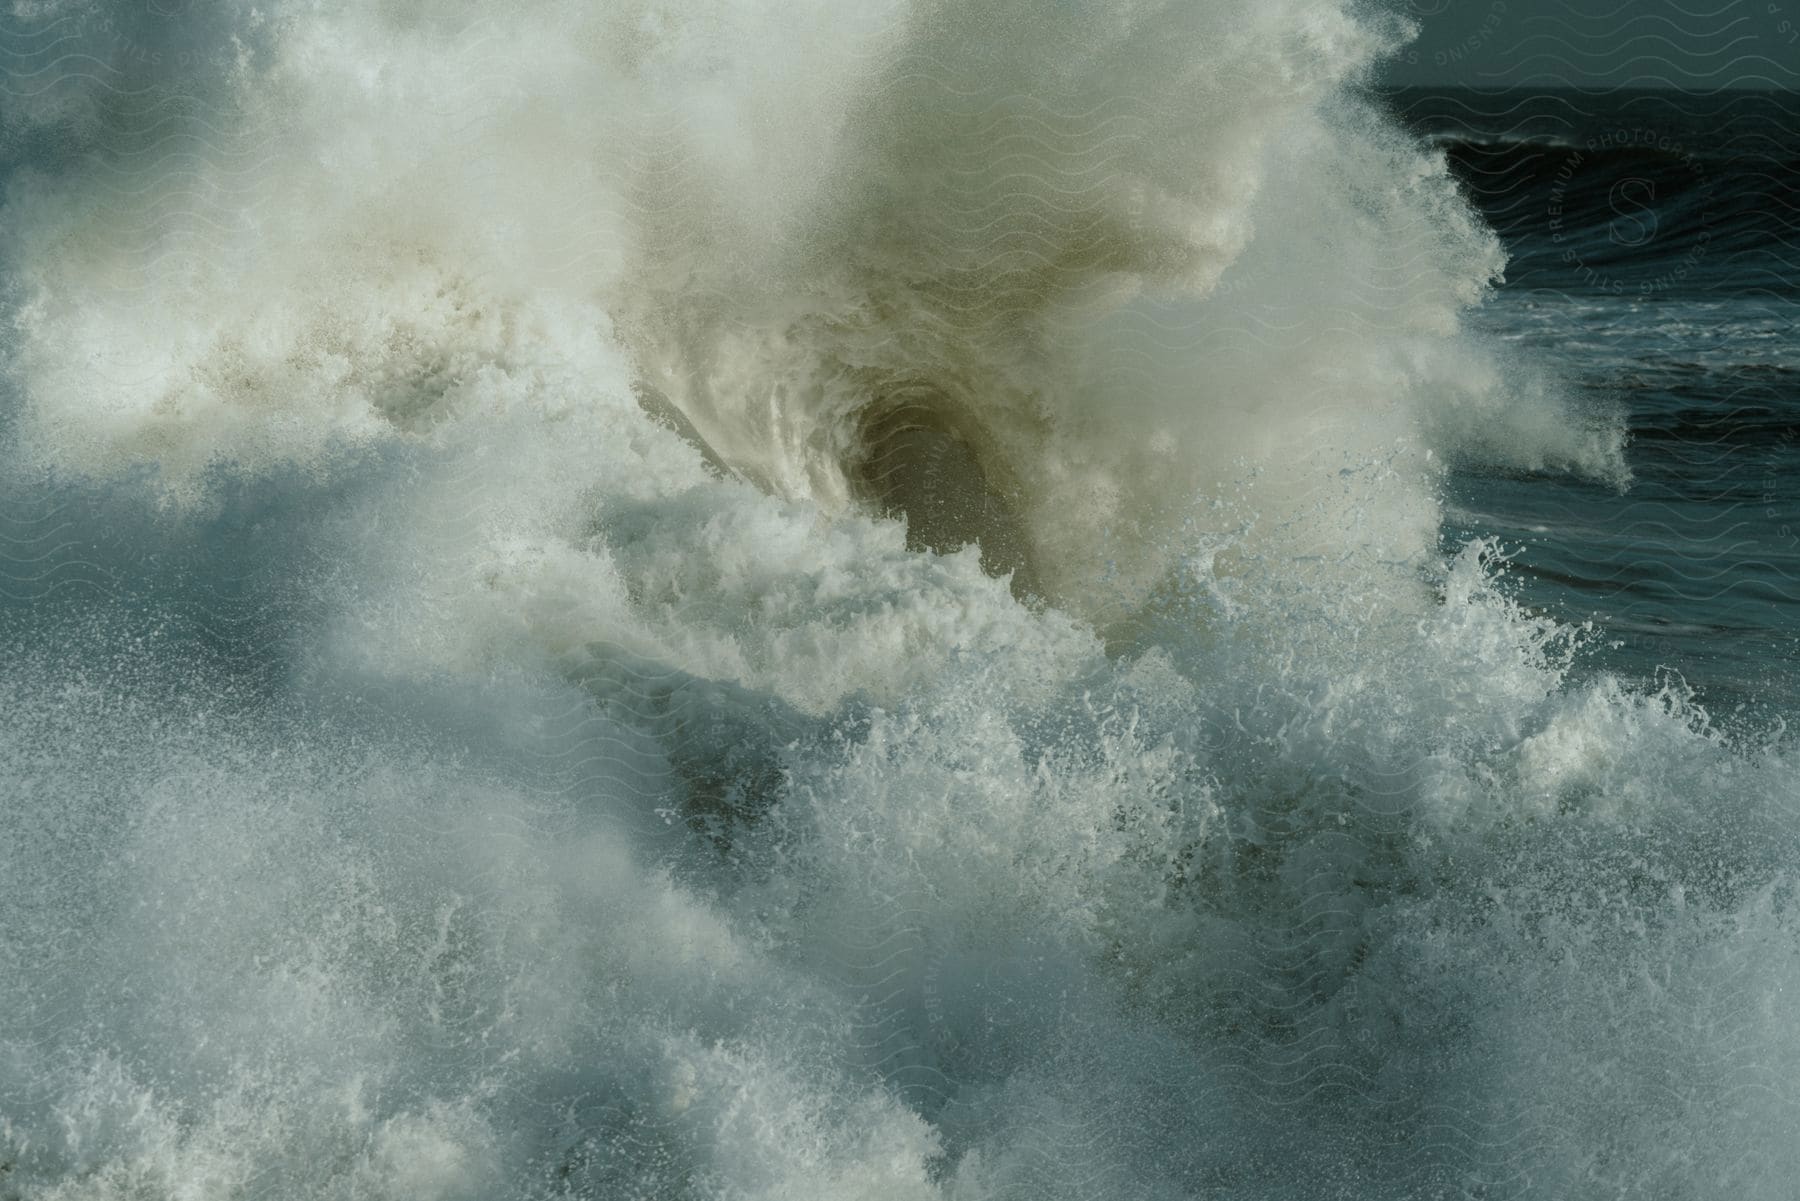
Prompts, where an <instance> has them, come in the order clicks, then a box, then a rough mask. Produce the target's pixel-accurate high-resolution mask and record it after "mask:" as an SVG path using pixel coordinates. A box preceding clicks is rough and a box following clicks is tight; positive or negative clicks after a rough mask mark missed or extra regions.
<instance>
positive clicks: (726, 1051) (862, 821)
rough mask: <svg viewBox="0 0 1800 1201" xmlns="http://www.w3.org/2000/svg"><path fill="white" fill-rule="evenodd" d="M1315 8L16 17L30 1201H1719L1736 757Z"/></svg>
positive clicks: (1785, 769) (8, 380)
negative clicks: (1546, 597)
mask: <svg viewBox="0 0 1800 1201" xmlns="http://www.w3.org/2000/svg"><path fill="white" fill-rule="evenodd" d="M1411 32H1412V31H1411V30H1410V29H1409V27H1408V26H1407V23H1406V22H1405V21H1404V20H1403V19H1401V18H1400V17H1399V16H1398V15H1396V14H1393V13H1387V12H1384V11H1382V10H1380V9H1379V8H1376V7H1372V6H1370V5H1368V4H1364V3H1353V2H1350V0H1189V2H1184V3H1157V2H1150V0H1142V2H1140V0H1129V2H1114V3H1105V4H1102V3H1086V2H1083V0H1070V2H1068V3H1058V4H1048V3H1041V2H1026V0H970V2H965V3H955V4H952V3H939V2H932V0H858V2H856V3H844V2H843V0H830V2H827V0H782V2H780V3H776V2H773V0H731V2H725V0H691V2H687V3H681V4H664V3H657V2H650V0H642V2H639V0H609V2H607V3H599V4H592V3H575V2H573V0H545V2H542V3H536V2H534V3H529V4H520V5H517V6H510V7H508V8H506V9H505V10H504V11H498V10H495V9H494V8H493V7H492V6H482V5H476V4H473V3H462V2H458V0H434V2H430V3H425V2H415V0H382V2H380V3H363V4H354V3H342V2H339V0H310V2H303V0H291V2H279V3H275V4H270V5H251V4H248V3H239V2H237V0H187V2H186V3H180V4H176V3H169V4H163V5H160V6H159V5H156V4H151V5H148V6H146V5H144V4H135V3H134V4H121V5H119V6H117V7H116V8H112V7H105V6H103V5H102V4H101V3H100V0H94V2H93V3H89V2H87V0H70V2H68V3H61V2H58V0H31V2H29V3H25V2H21V3H18V4H15V5H14V6H13V8H12V11H11V13H10V15H9V16H8V17H6V18H5V20H4V24H3V29H0V34H3V36H0V83H3V84H4V90H3V91H0V99H3V101H4V107H3V108H0V133H3V134H4V138H5V154H4V156H3V166H4V172H5V174H4V176H3V177H0V179H3V182H4V187H5V192H4V204H3V207H0V303H3V305H4V311H5V319H6V323H5V326H4V328H3V331H0V356H3V357H0V368H3V382H0V400H3V407H0V457H3V459H4V469H3V470H0V584H3V585H4V588H3V589H0V592H3V594H4V595H3V597H0V625H3V629H0V633H3V634H4V638H5V643H4V645H5V646H6V648H7V649H6V652H5V654H4V657H3V659H0V828H3V829H4V837H0V1198H13V1197H18V1198H21V1199H24V1198H31V1199H37V1198H45V1199H56V1201H72V1199H75V1198H82V1199H89V1198H91V1199H96V1201H98V1199H101V1198H121V1199H122V1198H146V1199H148V1198H170V1199H174V1198H182V1199H184V1201H199V1199H206V1201H211V1199H214V1198H238V1197H265V1196H266V1197H275V1198H309V1199H310V1198H319V1199H324V1198H346V1199H348V1198H358V1199H367V1198H396V1199H398V1198H406V1199H409V1201H422V1199H439V1198H441V1199H445V1201H449V1199H453V1198H482V1199H489V1198H509V1197H517V1198H559V1197H563V1198H574V1197H605V1198H615V1197H616V1198H626V1197H638V1198H694V1199H700V1198H721V1199H722V1198H734V1199H738V1198H743V1199H748V1198H768V1199H770V1201H776V1199H779V1201H803V1199H809V1198H819V1199H827V1198H829V1199H848V1198H870V1199H875V1198H880V1199H883V1201H886V1199H902V1198H920V1199H924V1198H945V1199H952V1198H953V1199H958V1201H963V1199H975V1198H990V1197H996V1198H997V1197H1022V1198H1033V1199H1051V1198H1059V1197H1068V1198H1082V1199H1084V1201H1090V1199H1102V1198H1126V1197H1130V1198H1177V1197H1201V1196H1206V1197H1211V1196H1229V1197H1243V1198H1257V1199H1264V1198H1269V1199H1273V1198H1308V1199H1312V1198H1324V1197H1340V1198H1354V1199H1357V1201H1376V1199H1386V1198H1395V1199H1398V1198H1438V1197H1470V1198H1475V1197H1481V1198H1501V1197H1517V1198H1540V1197H1541V1198H1575V1197H1658V1198H1715V1197H1732V1198H1760V1197H1769V1198H1776V1197H1786V1196H1789V1195H1791V1194H1790V1191H1789V1190H1790V1189H1791V1179H1792V1177H1793V1174H1794V1172H1795V1170H1796V1169H1797V1168H1800V1139H1796V1138H1795V1134H1796V1132H1800V1112H1797V1111H1800V1097H1797V1096H1796V1089H1795V1084H1794V1081H1795V1080H1796V1079H1800V1019H1796V1018H1795V1016H1794V1015H1793V1012H1792V1005H1791V1003H1790V999H1791V997H1792V996H1793V995H1794V994H1793V993H1790V992H1788V991H1787V990H1788V986H1789V985H1790V984H1793V985H1795V986H1796V988H1800V939H1797V937H1796V935H1797V934H1800V911H1797V909H1796V903H1797V897H1796V885H1797V884H1800V831H1797V830H1796V827H1795V824H1794V822H1793V820H1792V818H1793V813H1794V810H1795V806H1796V804H1797V803H1800V774H1797V772H1796V763H1795V752H1794V743H1793V739H1792V736H1791V735H1790V734H1788V733H1787V732H1786V727H1785V725H1784V724H1783V722H1782V721H1781V720H1771V721H1769V722H1765V723H1763V724H1761V725H1755V726H1752V725H1748V724H1743V723H1739V724H1736V725H1734V724H1732V723H1730V722H1725V721H1721V720H1718V719H1716V718H1715V717H1714V715H1712V714H1710V713H1709V712H1708V711H1707V710H1706V708H1705V707H1704V706H1703V705H1702V704H1700V703H1698V702H1697V701H1696V700H1695V698H1694V696H1693V695H1692V693H1691V692H1690V691H1689V690H1688V689H1687V687H1686V686H1685V684H1684V683H1683V681H1682V679H1681V677H1680V675H1679V674H1678V673H1676V672H1669V673H1667V674H1666V675H1664V676H1663V677H1661V678H1660V679H1659V680H1658V681H1656V683H1654V684H1653V685H1650V686H1645V685H1644V684H1642V683H1641V682H1634V681H1629V680H1625V679H1621V678H1619V677H1618V676H1616V675H1614V674H1611V673H1609V672H1608V671H1605V670H1600V669H1597V668H1595V667H1594V665H1593V660H1592V655H1591V648H1592V644H1593V643H1594V641H1595V640H1596V639H1597V638H1599V637H1601V636H1602V635H1601V634H1600V633H1599V632H1597V631H1595V630H1594V629H1592V628H1591V627H1585V626H1582V625H1578V624H1570V623H1567V622H1564V621H1560V620H1558V619H1557V618H1556V617H1554V616H1553V615H1550V614H1547V613H1545V612H1543V611H1541V610H1539V609H1537V608H1534V607H1532V606H1529V605H1527V604H1524V603H1522V602H1521V600H1520V599H1519V597H1518V595H1517V593H1516V590H1515V589H1514V588H1513V587H1512V586H1511V584H1510V582H1509V577H1508V569H1507V566H1506V559H1507V550H1506V548H1505V547H1504V546H1502V545H1500V544H1498V543H1496V542H1494V541H1492V540H1485V539H1475V540H1472V541H1467V542H1465V543H1461V544H1455V545H1451V546H1449V547H1446V545H1445V543H1444V539H1443V538H1442V531H1443V528H1444V523H1445V513H1444V497H1443V490H1444V481H1445V478H1446V475H1447V473H1449V472H1452V471H1453V470H1467V469H1476V470H1484V471H1494V472H1502V473H1511V474H1512V475H1514V476H1518V477H1532V476H1547V475H1559V474H1560V475H1566V476H1577V477H1581V478H1583V479H1586V480H1590V481H1594V482H1596V483H1597V484H1599V485H1602V486H1604V487H1606V488H1609V489H1614V490H1626V489H1629V488H1630V486H1631V472H1630V470H1629V467H1628V463H1627V456H1626V436H1625V429H1624V425H1623V422H1622V420H1621V417H1620V415H1619V413H1618V412H1617V411H1615V410H1614V409H1613V408H1610V407H1608V406H1607V405H1606V404H1603V403H1599V402H1597V401H1595V400H1594V399H1593V398H1592V397H1589V396H1586V395H1584V394H1582V393H1579V392H1578V391H1577V390H1575V389H1573V388H1571V387H1569V386H1568V385H1567V384H1566V383H1565V382H1564V381H1563V380H1562V379H1561V378H1560V377H1559V375H1558V371H1557V369H1556V368H1555V366H1554V365H1550V364H1546V363H1542V362H1537V361H1534V360H1533V359H1532V357H1531V356H1530V355H1528V354H1525V353H1523V352H1521V351H1520V349H1519V348H1518V347H1517V346H1516V345H1512V344H1509V343H1507V342H1506V341H1505V340H1504V339H1500V338H1497V337H1494V336H1492V335H1491V334H1487V333H1483V332H1482V330H1481V329H1480V327H1479V325H1478V323H1476V322H1473V321H1471V320H1470V315H1471V314H1472V313H1475V312H1478V311H1479V310H1480V307H1481V306H1482V305H1483V303H1484V300H1486V298H1487V297H1488V296H1489V294H1490V292H1491V290H1492V289H1493V287H1494V286H1495V284H1496V282H1497V281H1498V280H1499V279H1501V278H1502V276H1503V273H1504V271H1505V268H1506V256H1505V254H1504V253H1503V251H1502V248H1501V244H1500V242H1499V240H1498V239H1497V238H1496V236H1495V235H1494V234H1493V233H1492V232H1491V231H1490V230H1489V229H1488V228H1487V226H1486V225H1485V224H1484V222H1483V221H1482V220H1481V219H1480V218H1479V217H1478V216H1477V215H1476V214H1475V212H1474V211H1473V209H1472V208H1471V206H1470V204H1469V202H1468V200H1467V199H1466V197H1465V195H1464V193H1463V191H1462V190H1461V189H1460V188H1459V186H1458V184H1457V183H1456V182H1455V180H1454V179H1453V177H1452V176H1451V174H1450V172H1449V169H1448V167H1447V165H1446V159H1445V155H1444V151H1443V150H1442V149H1441V148H1438V147H1434V146H1433V145H1432V144H1430V143H1429V142H1428V141H1426V140H1425V139H1422V138H1420V137H1418V136H1416V135H1414V134H1411V133H1408V132H1407V131H1405V130H1404V129H1402V128H1401V126H1400V125H1399V124H1398V123H1397V122H1396V121H1395V119H1394V118H1393V117H1392V116H1391V115H1389V114H1388V113H1387V112H1386V111H1385V110H1384V109H1383V108H1382V106H1381V105H1380V104H1378V103H1377V102H1376V101H1375V100H1374V99H1372V98H1371V96H1370V93H1369V84H1370V81H1371V79H1372V77H1373V73H1374V72H1375V71H1377V70H1378V69H1379V67H1380V64H1381V63H1382V62H1383V60H1384V58H1385V57H1386V56H1388V55H1391V54H1393V53H1395V52H1397V51H1398V50H1399V49H1400V48H1401V47H1402V46H1403V45H1404V44H1405V42H1406V40H1407V38H1408V37H1409V36H1410V35H1411Z"/></svg>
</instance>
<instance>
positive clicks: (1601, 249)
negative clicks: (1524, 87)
mask: <svg viewBox="0 0 1800 1201" xmlns="http://www.w3.org/2000/svg"><path fill="white" fill-rule="evenodd" d="M1393 104H1394V105H1395V107H1396V109H1397V110H1398V111H1400V112H1401V113H1402V114H1403V115H1404V116H1405V117H1406V118H1407V119H1408V120H1409V121H1410V122H1411V123H1412V125H1413V126H1414V127H1415V128H1417V129H1418V130H1420V131H1421V132H1423V133H1424V134H1425V135H1426V136H1427V137H1428V138H1430V139H1431V140H1432V141H1433V142H1435V143H1436V144H1437V145H1439V146H1441V147H1442V148H1443V150H1444V152H1445V154H1446V155H1447V156H1448V158H1449V161H1450V164H1451V167H1452V169H1453V170H1454V171H1455V172H1456V173H1457V175H1458V177H1459V178H1460V179H1461V181H1462V182H1463V184H1464V187H1465V189H1466V191H1467V194H1468V195H1469V197H1470V198H1471V199H1472V200H1474V201H1475V203H1476V204H1477V205H1478V206H1479V208H1480V209H1481V211H1482V213H1483V214H1484V215H1485V216H1486V218H1487V219H1488V221H1489V222H1490V223H1491V224H1492V225H1493V227H1494V229H1495V230H1496V231H1497V232H1498V233H1499V234H1500V235H1501V237H1502V238H1503V239H1504V241H1505V243H1506V246H1507V249H1508V252H1509V254H1510V256H1511V257H1510V262H1509V264H1508V268H1507V272H1506V278H1505V281H1504V284H1503V286H1502V287H1501V288H1500V290H1499V292H1498V294H1497V295H1496V296H1495V297H1494V299H1493V300H1492V301H1491V302H1490V303H1489V304H1488V305H1487V306H1486V307H1485V308H1484V309H1483V310H1482V312H1481V313H1480V314H1479V316H1478V318H1477V321H1478V323H1479V324H1480V325H1481V326H1482V327H1484V328H1485V329H1487V330H1488V331H1489V332H1490V333H1491V335H1492V336H1493V337H1496V338H1499V339H1503V340H1505V341H1508V342H1515V343H1520V344H1523V345H1524V346H1526V347H1529V348H1530V350H1531V351H1532V352H1533V353H1534V354H1536V355H1538V356H1541V357H1542V358H1544V359H1546V360H1548V361H1550V362H1552V363H1554V364H1556V366H1557V368H1558V369H1559V370H1560V372H1561V374H1562V375H1563V376H1564V378H1566V379H1569V380H1571V381H1573V382H1574V383H1575V384H1576V385H1577V386H1578V387H1579V388H1580V389H1581V390H1582V391H1583V392H1584V393H1585V394H1586V395H1587V396H1588V397H1589V398H1590V399H1591V401H1592V403H1593V404H1594V405H1596V406H1599V407H1607V406H1618V407H1620V408H1622V409H1623V412H1624V414H1625V418H1626V421H1627V423H1628V428H1629V430H1630V438H1631V440H1630V444H1629V447H1628V451H1627V454H1628V458H1629V462H1630V468H1631V473H1632V479H1631V483H1630V485H1629V486H1628V487H1627V488H1625V489H1624V490H1622V491H1620V490H1616V489H1614V488H1611V487H1608V486H1606V485H1603V484H1598V483H1593V482H1584V481H1578V480H1570V479H1568V478H1563V477H1550V476H1544V477H1529V478H1525V477H1515V476H1502V475H1495V474H1492V473H1489V474H1481V475H1477V474H1472V473H1467V472H1465V473H1463V474H1462V475H1461V476H1459V477H1458V478H1457V479H1456V480H1455V481H1454V483H1453V489H1452V498H1451V499H1452V505H1451V507H1450V516H1451V522H1450V524H1449V526H1448V527H1447V529H1446V537H1447V538H1448V539H1450V540H1451V541H1453V542H1454V541H1461V540H1463V539H1466V538H1468V537H1470V536H1472V535H1475V534H1492V535H1497V536H1499V537H1500V538H1501V539H1503V540H1504V542H1505V543H1506V544H1507V545H1508V546H1509V547H1512V548H1515V549H1516V557H1515V559H1514V565H1515V568H1516V571H1517V579H1518V580H1519V581H1520V583H1521V585H1522V590H1523V595H1524V597H1525V598H1526V599H1527V600H1528V601H1529V602H1530V603H1533V604H1536V605H1540V606H1542V607H1544V608H1546V609H1548V610H1550V611H1552V612H1554V613H1555V614H1556V615H1557V616H1559V617H1561V618H1563V619H1565V620H1572V621H1584V620H1592V621H1594V622H1595V623H1596V624H1597V626H1598V628H1599V631H1600V633H1601V639H1600V641H1599V643H1598V644H1597V646H1596V648H1595V649H1596V655H1595V662H1596V663H1597V664H1600V665H1603V666H1605V667H1606V668H1607V669H1610V670H1613V671H1617V672H1620V673H1622V674H1624V675H1626V676H1628V677H1631V678H1635V679H1652V678H1655V677H1656V676H1657V675H1658V674H1659V673H1667V672H1673V673H1677V674H1679V676H1680V677H1681V678H1682V679H1684V680H1685V681H1686V682H1687V684H1688V685H1690V686H1691V687H1693V688H1694V689H1695V690H1696V692H1697V693H1698V694H1699V695H1700V696H1701V697H1703V698H1705V699H1706V700H1707V701H1708V707H1709V709H1710V710H1711V711H1712V712H1714V713H1715V714H1716V715H1717V716H1718V717H1719V718H1721V719H1725V718H1727V717H1729V716H1731V715H1734V714H1736V715H1742V716H1744V717H1745V718H1746V719H1747V720H1757V715H1760V716H1761V718H1763V719H1773V718H1776V717H1777V716H1778V715H1779V714H1780V713H1782V712H1784V711H1785V712H1789V713H1791V712H1792V700H1793V698H1794V697H1795V696H1796V695H1797V694H1800V339H1796V337H1795V329H1796V318H1797V317H1800V306H1797V303H1796V302H1797V301H1800V286H1797V285H1800V97H1795V96H1792V95H1788V94H1785V93H1769V92H1722V93H1717V94H1713V95H1688V94H1680V93H1673V92H1668V91H1619V92H1612V93H1606V94H1595V93H1586V92H1574V91H1570V92H1563V93H1549V94H1544V93H1533V94H1524V93H1518V92H1509V91H1475V90H1458V91H1419V90H1407V91H1402V92H1399V93H1397V94H1396V95H1395V96H1394V97H1393Z"/></svg>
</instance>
